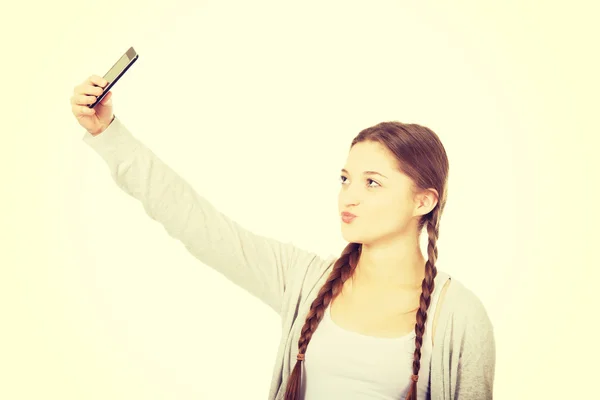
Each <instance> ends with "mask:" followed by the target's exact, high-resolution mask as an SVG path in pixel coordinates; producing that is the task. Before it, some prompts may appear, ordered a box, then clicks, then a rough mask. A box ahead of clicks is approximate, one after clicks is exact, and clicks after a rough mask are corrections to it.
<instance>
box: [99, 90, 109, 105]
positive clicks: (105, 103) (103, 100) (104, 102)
mask: <svg viewBox="0 0 600 400" xmlns="http://www.w3.org/2000/svg"><path fill="white" fill-rule="evenodd" d="M100 104H102V105H103V106H107V107H110V106H112V92H108V93H107V94H106V96H104V98H103V99H102V101H101V102H100Z"/></svg>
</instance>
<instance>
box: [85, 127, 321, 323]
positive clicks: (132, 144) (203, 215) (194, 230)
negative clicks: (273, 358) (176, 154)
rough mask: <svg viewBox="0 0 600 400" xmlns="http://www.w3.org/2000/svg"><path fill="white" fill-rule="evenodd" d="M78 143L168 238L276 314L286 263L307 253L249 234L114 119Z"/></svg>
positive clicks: (289, 245)
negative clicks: (88, 149) (98, 159)
mask: <svg viewBox="0 0 600 400" xmlns="http://www.w3.org/2000/svg"><path fill="white" fill-rule="evenodd" d="M83 141H84V142H85V143H87V144H88V145H89V146H90V147H91V148H92V149H93V150H94V151H95V152H96V153H97V154H98V155H99V156H100V157H101V158H102V159H103V160H104V161H105V162H106V164H107V166H108V169H109V170H110V174H111V176H112V178H113V180H114V181H115V182H116V184H117V186H118V187H119V188H120V189H122V190H123V191H124V192H125V193H127V194H129V195H130V196H132V197H133V198H135V199H137V200H138V201H139V202H140V203H141V204H142V206H143V208H144V210H145V211H146V213H147V215H148V216H149V217H150V218H152V219H153V220H155V221H157V222H158V223H160V224H162V226H163V227H164V229H165V230H166V231H167V232H168V234H169V235H170V236H171V237H173V238H175V239H177V240H179V241H180V242H181V243H182V244H183V245H184V246H185V248H186V249H187V250H188V251H189V252H190V253H191V254H192V255H193V256H194V257H196V258H197V259H198V260H199V261H201V262H202V263H204V264H206V265H207V266H210V267H212V268H214V269H215V270H216V271H218V272H220V273H221V274H223V275H224V276H225V277H227V278H228V279H229V280H230V281H232V282H234V283H235V284H237V285H238V286H240V287H241V288H243V289H245V290H246V291H248V292H249V293H250V294H252V295H254V296H255V297H257V298H259V299H260V300H262V301H263V302H264V303H265V304H267V305H269V306H270V307H271V308H272V309H274V310H275V311H276V312H277V313H278V314H280V315H281V306H282V298H283V293H284V290H285V283H286V279H287V275H288V272H289V268H290V264H291V263H292V260H294V259H296V258H298V257H301V256H310V255H312V253H308V252H305V251H303V250H301V249H299V248H297V247H295V246H294V245H292V244H291V243H283V242H280V241H277V240H275V239H272V238H268V237H264V236H260V235H257V234H254V233H253V232H250V231H249V230H247V229H245V228H244V227H242V226H240V225H239V224H238V223H237V222H235V221H233V220H232V219H230V218H229V217H227V216H226V215H224V214H223V213H221V212H219V210H217V209H216V208H215V207H214V206H213V205H212V204H211V203H210V202H209V201H208V200H207V199H206V198H204V197H203V196H201V195H199V194H198V193H196V191H195V190H194V189H193V188H192V187H191V186H190V185H189V184H188V183H187V182H186V181H185V180H184V179H183V178H182V177H181V176H179V175H178V174H177V173H176V172H175V171H173V170H172V169H171V168H170V167H169V166H167V165H166V164H165V163H164V162H163V161H162V160H160V159H159V158H158V157H157V156H156V155H155V154H154V153H153V152H152V151H151V150H150V149H149V148H148V147H146V146H145V145H144V144H143V143H142V142H141V141H140V140H139V139H137V138H136V137H134V136H133V134H132V133H131V132H130V131H129V130H128V129H127V128H126V126H125V125H124V124H123V123H122V121H121V120H120V119H119V118H115V119H113V121H112V122H111V124H110V125H109V126H108V128H107V129H106V130H105V131H104V132H102V133H100V134H99V135H96V136H93V135H91V134H90V133H88V132H87V131H86V132H85V133H84V137H83Z"/></svg>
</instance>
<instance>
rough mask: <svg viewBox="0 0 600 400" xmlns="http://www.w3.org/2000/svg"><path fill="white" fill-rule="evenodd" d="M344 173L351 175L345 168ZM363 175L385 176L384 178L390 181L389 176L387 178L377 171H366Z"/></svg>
mask: <svg viewBox="0 0 600 400" xmlns="http://www.w3.org/2000/svg"><path fill="white" fill-rule="evenodd" d="M342 172H345V173H346V174H348V175H350V172H348V171H346V170H345V169H344V168H342ZM363 175H380V176H383V177H384V178H386V179H388V177H387V176H385V175H383V174H382V173H380V172H377V171H364V172H363Z"/></svg>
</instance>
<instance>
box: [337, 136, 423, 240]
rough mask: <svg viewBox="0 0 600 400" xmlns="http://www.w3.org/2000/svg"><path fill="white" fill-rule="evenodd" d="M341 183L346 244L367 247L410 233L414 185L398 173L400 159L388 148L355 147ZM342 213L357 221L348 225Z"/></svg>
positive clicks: (363, 144)
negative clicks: (407, 229)
mask: <svg viewBox="0 0 600 400" xmlns="http://www.w3.org/2000/svg"><path fill="white" fill-rule="evenodd" d="M340 181H341V188H340V192H339V197H338V208H339V212H340V222H341V224H342V236H343V237H344V240H346V241H348V242H354V243H363V244H365V243H372V242H374V241H376V240H381V239H386V238H392V237H397V236H399V235H403V234H405V233H406V228H407V226H408V223H409V222H410V220H411V218H412V217H413V212H414V211H415V201H414V194H413V192H412V190H411V188H412V181H411V179H410V178H408V176H406V175H405V174H403V173H401V172H400V171H399V170H398V167H397V160H396V158H395V157H394V156H393V154H392V153H391V152H390V151H389V150H388V149H387V148H386V147H385V146H383V145H382V144H380V143H378V142H372V141H365V142H360V143H357V144H355V145H354V146H353V147H352V149H351V150H350V152H349V154H348V158H347V160H346V165H345V166H344V168H343V169H342V174H341V177H340ZM342 212H349V213H352V214H354V215H356V218H354V219H353V220H352V221H350V222H344V221H343V220H342V217H341V213H342Z"/></svg>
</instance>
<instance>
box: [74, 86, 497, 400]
mask: <svg viewBox="0 0 600 400" xmlns="http://www.w3.org/2000/svg"><path fill="white" fill-rule="evenodd" d="M105 85H106V82H105V81H104V80H103V79H102V78H101V77H99V76H97V75H93V76H91V77H90V78H88V79H87V80H85V81H84V82H83V83H82V84H80V85H78V86H76V87H75V89H74V93H73V96H72V97H71V105H72V111H73V114H74V115H75V117H76V118H77V120H78V122H79V124H80V125H81V126H82V127H83V128H85V130H86V132H85V133H84V137H83V140H84V141H85V142H86V143H87V144H88V145H89V146H90V147H91V148H92V149H94V150H95V151H96V152H97V153H98V154H99V155H100V156H101V157H102V158H103V159H104V160H105V162H106V163H107V165H108V167H109V169H110V172H111V175H112V177H113V179H114V180H115V182H116V183H117V185H118V186H119V187H120V188H121V189H122V190H124V191H125V192H126V193H128V194H130V195H131V196H133V197H134V198H136V199H137V200H139V201H140V202H141V203H142V205H143V206H144V209H145V211H146V212H147V214H148V215H149V216H150V217H151V218H153V219H154V220H156V221H158V222H159V223H161V224H162V225H163V226H164V227H165V229H166V230H167V232H168V233H169V234H170V235H171V236H172V237H174V238H177V239H178V240H180V241H181V242H182V243H183V244H184V245H185V247H186V248H187V249H188V250H189V251H190V252H191V253H192V254H193V255H194V256H196V257H197V258H198V259H199V260H200V261H202V262H203V263H205V264H206V265H209V266H211V267H212V268H215V269H216V270H217V271H219V272H221V273H222V274H224V275H225V276H226V277H227V278H228V279H230V280H231V281H232V282H234V283H235V284H237V285H239V286H240V287H242V288H244V289H245V290H247V291H248V292H250V293H251V294H252V295H254V296H256V297H258V298H259V299H261V300H262V301H263V302H265V303H266V304H267V305H269V306H270V307H272V308H273V309H274V310H275V311H276V312H277V313H278V314H279V315H280V316H281V320H282V327H283V331H282V337H281V342H280V345H279V351H278V353H277V357H276V363H275V368H274V371H273V379H272V384H271V390H270V394H269V399H270V400H290V399H297V400H300V399H304V400H320V399H328V400H329V399H345V400H352V399H357V400H358V399H361V400H363V399H364V400H366V399H390V400H392V399H394V400H397V399H409V400H417V399H426V398H430V399H436V400H437V399H444V400H453V399H459V400H465V399H477V400H482V399H492V396H493V382H494V370H495V355H496V353H495V340H494V333H493V327H492V324H491V322H490V320H489V318H488V315H487V312H486V310H485V308H484V306H483V305H482V303H481V301H480V300H479V298H478V297H477V296H476V295H475V294H474V293H473V292H472V291H470V290H469V289H468V288H466V287H465V286H463V285H462V284H461V283H460V282H458V281H457V280H456V279H451V277H450V276H449V275H448V274H446V273H444V272H441V271H438V270H437V268H436V260H437V247H436V242H437V239H438V235H439V225H440V218H441V215H442V212H443V210H444V205H445V204H446V195H447V193H446V190H447V189H446V188H447V186H446V185H447V177H448V170H449V165H448V159H447V157H446V152H445V150H444V147H443V145H442V143H441V142H440V140H439V138H438V136H437V135H436V134H435V133H434V132H432V131H431V130H429V129H428V128H426V127H423V126H420V125H416V124H402V123H399V122H383V123H380V124H377V125H375V126H373V127H370V128H367V129H364V130H363V131H361V132H360V133H359V134H358V136H356V137H355V138H354V140H353V141H352V143H351V146H350V151H349V154H348V158H347V161H346V164H345V165H344V168H343V169H342V176H341V189H340V192H339V211H340V217H341V226H342V227H341V229H342V235H343V237H344V239H345V240H346V241H348V242H349V244H348V245H347V246H346V248H345V249H344V250H343V251H342V254H341V256H340V257H339V258H337V257H336V258H330V259H322V258H320V257H319V256H317V255H316V254H314V253H311V252H308V251H305V250H303V249H300V248H298V247H296V246H294V245H292V244H291V243H282V242H279V241H277V240H274V239H272V238H267V237H263V236H259V235H256V234H253V233H252V232H250V231H248V230H246V229H244V228H243V227H241V226H240V225H238V224H237V223H236V222H235V221H233V220H231V219H230V218H228V217H227V216H225V215H223V214H222V213H220V212H219V211H218V210H217V209H215V208H214V207H213V206H212V204H211V203H209V202H208V201H207V200H206V199H205V198H203V197H202V196H200V195H198V194H197V193H196V192H195V191H194V190H193V189H192V188H191V187H190V186H189V185H188V184H187V182H185V181H184V180H183V179H182V178H181V177H180V176H178V175H177V174H176V173H175V172H174V171H173V170H171V169H170V168H169V167H168V166H167V165H165V164H164V163H163V162H162V161H161V160H160V159H158V158H157V157H156V155H154V154H153V153H152V152H151V151H150V150H149V149H148V148H147V147H146V146H145V145H144V144H143V143H142V142H141V141H140V140H138V139H137V138H135V137H134V136H133V135H132V134H131V132H130V131H129V130H128V129H127V128H126V127H125V125H124V124H123V123H122V122H121V121H120V119H119V118H116V117H115V116H114V114H113V107H112V99H111V98H112V93H108V94H107V96H106V97H105V98H104V99H103V101H102V102H101V103H100V104H98V105H97V106H96V107H95V109H90V108H88V107H87V106H86V104H91V103H93V102H94V100H95V98H96V97H95V96H98V95H100V94H101V93H102V87H104V86H105ZM423 228H426V230H427V234H428V237H429V243H428V247H427V258H425V257H424V256H423V254H422V253H421V250H420V246H419V237H420V234H421V232H422V230H423Z"/></svg>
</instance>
